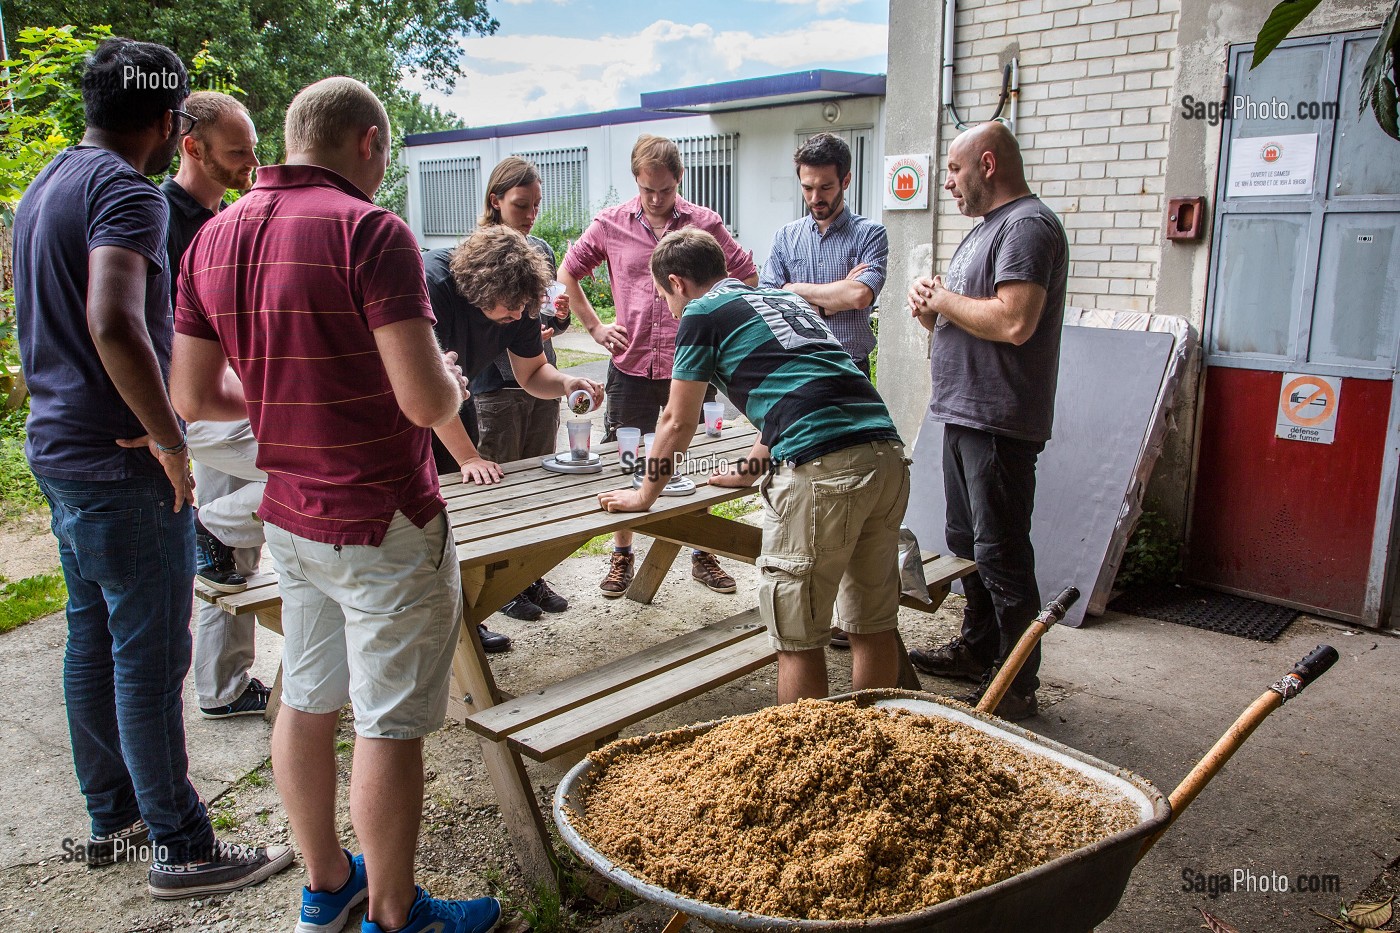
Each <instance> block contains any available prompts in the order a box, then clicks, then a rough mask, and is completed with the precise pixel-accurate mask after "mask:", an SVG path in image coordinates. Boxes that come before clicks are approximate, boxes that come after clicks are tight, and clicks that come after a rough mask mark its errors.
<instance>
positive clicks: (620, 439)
mask: <svg viewBox="0 0 1400 933" xmlns="http://www.w3.org/2000/svg"><path fill="white" fill-rule="evenodd" d="M641 444H642V429H641V428H618V429H617V457H618V460H620V461H621V463H622V468H623V469H624V470H631V469H632V468H633V467H635V466H636V465H637V448H638V447H640V446H641Z"/></svg>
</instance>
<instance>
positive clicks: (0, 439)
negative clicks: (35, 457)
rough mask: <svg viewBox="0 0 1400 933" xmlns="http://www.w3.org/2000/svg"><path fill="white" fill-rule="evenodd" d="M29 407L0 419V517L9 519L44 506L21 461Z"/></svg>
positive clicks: (35, 484)
mask: <svg viewBox="0 0 1400 933" xmlns="http://www.w3.org/2000/svg"><path fill="white" fill-rule="evenodd" d="M28 413H29V406H28V405H24V406H22V407H20V408H18V409H16V410H15V411H11V412H7V413H6V414H5V415H4V417H3V418H0V514H5V515H13V514H15V513H17V512H27V511H29V510H31V509H35V508H38V507H40V506H42V505H44V495H43V493H41V492H39V486H38V484H37V483H35V482H34V474H33V473H31V472H29V464H28V462H26V461H25V459H24V419H25V417H26V416H27V415H28Z"/></svg>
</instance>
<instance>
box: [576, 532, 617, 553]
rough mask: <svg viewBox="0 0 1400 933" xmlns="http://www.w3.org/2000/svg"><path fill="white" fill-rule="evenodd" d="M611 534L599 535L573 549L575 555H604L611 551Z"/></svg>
mask: <svg viewBox="0 0 1400 933" xmlns="http://www.w3.org/2000/svg"><path fill="white" fill-rule="evenodd" d="M612 540H613V539H612V535H599V536H598V537H596V538H594V539H592V540H591V541H589V542H588V543H587V544H585V545H584V546H583V547H581V548H579V549H578V550H577V551H574V556H575V557H606V556H607V555H609V554H611V553H612V551H613V543H612Z"/></svg>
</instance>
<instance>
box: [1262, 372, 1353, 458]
mask: <svg viewBox="0 0 1400 933" xmlns="http://www.w3.org/2000/svg"><path fill="white" fill-rule="evenodd" d="M1341 400H1342V380H1341V379H1339V378H1337V377H1336V376H1305V375H1302V374H1301V373H1284V374H1283V390H1282V391H1281V392H1279V396H1278V424H1277V426H1276V427H1275V429H1274V437H1281V438H1284V439H1285V440H1290V441H1306V442H1308V443H1310V444H1330V443H1332V435H1333V433H1334V431H1335V430H1336V427H1337V406H1338V405H1339V404H1341Z"/></svg>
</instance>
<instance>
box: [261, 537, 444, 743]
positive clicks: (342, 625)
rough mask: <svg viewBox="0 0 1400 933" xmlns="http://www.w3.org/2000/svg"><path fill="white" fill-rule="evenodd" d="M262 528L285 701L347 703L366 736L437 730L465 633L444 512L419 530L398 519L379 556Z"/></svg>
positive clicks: (330, 708)
mask: <svg viewBox="0 0 1400 933" xmlns="http://www.w3.org/2000/svg"><path fill="white" fill-rule="evenodd" d="M264 527H265V529H266V532H267V543H268V545H269V547H270V549H271V551H272V560H273V563H274V564H275V565H276V567H277V573H278V577H279V579H278V590H279V591H280V592H281V595H282V632H283V635H284V636H285V639H286V640H285V641H284V642H283V643H282V702H283V703H285V704H286V705H287V706H290V707H291V708H292V709H295V710H300V711H301V712H303V713H333V712H336V711H337V710H339V709H340V708H341V707H343V706H344V705H345V704H346V702H349V703H350V704H351V705H352V706H353V707H354V711H355V732H356V734H358V735H362V736H365V737H366V738H382V739H416V738H421V737H422V736H425V735H427V734H428V733H430V732H435V731H436V730H437V729H439V728H441V726H442V723H443V720H444V719H445V718H446V717H447V692H448V675H449V674H450V672H451V670H452V652H453V650H454V649H455V648H456V647H457V634H458V632H459V631H461V627H462V583H461V572H460V571H459V570H458V565H457V549H456V546H455V545H454V544H453V541H452V535H451V532H450V529H449V528H448V524H447V514H446V513H445V512H443V513H439V514H438V515H437V516H435V517H434V518H433V519H432V520H431V521H430V522H428V524H427V526H426V527H424V528H419V527H418V526H416V525H414V524H413V522H411V521H409V520H408V519H407V518H406V517H405V516H404V515H403V513H402V512H395V513H394V519H393V521H392V522H391V523H390V525H389V530H388V531H387V532H386V533H385V535H384V540H383V542H381V543H380V545H379V547H373V546H370V545H362V544H346V545H341V546H339V547H337V546H336V545H333V544H323V543H321V542H319V541H309V540H307V539H306V538H302V537H299V536H297V535H294V534H292V533H290V532H288V531H285V530H283V529H281V528H278V527H276V526H275V525H272V524H270V523H269V524H267V525H266V526H264Z"/></svg>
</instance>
